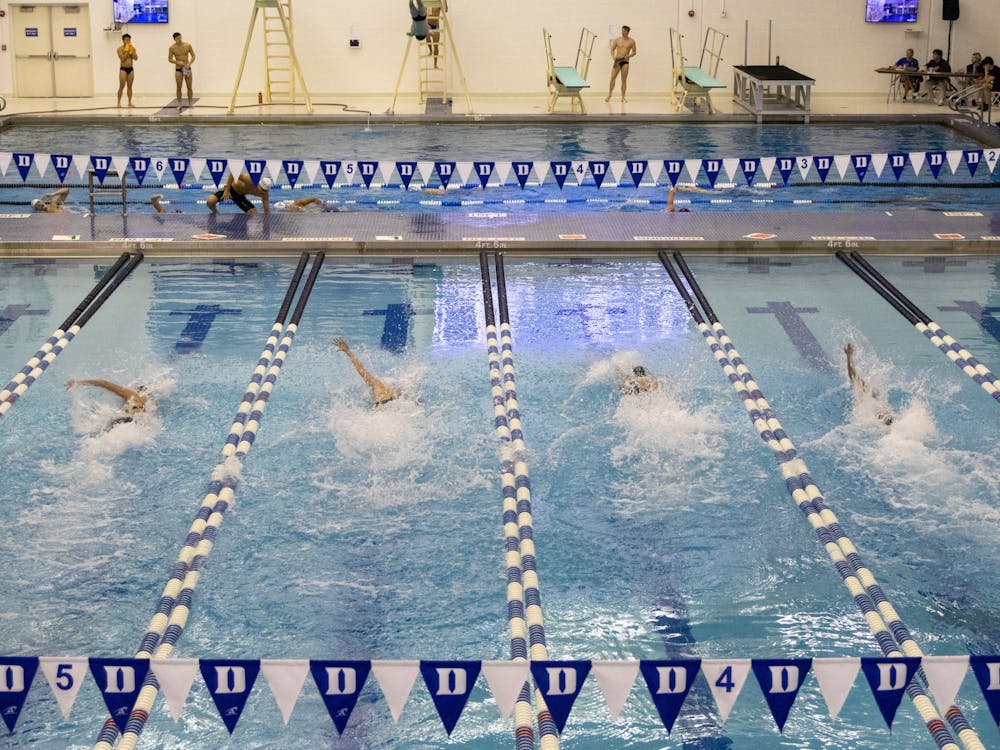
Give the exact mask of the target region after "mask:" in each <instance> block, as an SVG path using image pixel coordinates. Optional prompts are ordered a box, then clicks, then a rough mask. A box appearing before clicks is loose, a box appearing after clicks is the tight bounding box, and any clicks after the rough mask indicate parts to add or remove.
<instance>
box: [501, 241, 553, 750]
mask: <svg viewBox="0 0 1000 750" xmlns="http://www.w3.org/2000/svg"><path fill="white" fill-rule="evenodd" d="M494 262H495V264H496V271H497V303H498V307H499V310H500V350H501V355H500V357H501V362H500V364H501V368H502V375H503V381H502V383H503V398H504V408H505V410H506V416H507V424H508V425H509V428H510V441H509V442H508V443H506V444H502V451H501V471H502V476H503V478H504V487H505V493H509V489H510V486H511V485H510V481H511V479H512V480H513V488H514V491H515V497H514V499H515V500H516V505H515V511H516V522H517V533H518V548H519V553H520V557H521V576H522V585H523V588H524V616H525V620H526V622H527V624H528V653H529V658H530V659H531V660H533V661H544V660H546V659H548V658H549V656H548V648H547V646H546V642H545V621H544V618H543V617H542V595H541V591H540V590H539V583H538V560H537V557H536V554H535V530H534V521H533V519H532V512H531V480H530V479H529V478H528V463H527V455H528V449H527V447H526V446H525V443H524V431H523V427H522V424H521V412H520V409H519V408H518V402H517V382H516V378H515V374H514V347H513V339H512V337H511V329H510V313H509V310H508V307H507V280H506V274H505V272H504V262H503V253H496V254H495V255H494ZM503 448H506V451H504V450H503ZM505 500H506V497H505ZM506 519H507V515H506V513H505V520H506ZM535 706H536V709H537V715H538V735H539V737H538V743H539V747H540V748H541V750H558V748H559V730H558V728H557V727H556V723H555V721H554V720H553V719H552V714H551V713H550V712H549V709H548V706H547V705H546V703H545V699H544V697H543V696H542V693H541V691H540V690H537V689H536V690H535Z"/></svg>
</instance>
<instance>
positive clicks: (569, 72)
mask: <svg viewBox="0 0 1000 750" xmlns="http://www.w3.org/2000/svg"><path fill="white" fill-rule="evenodd" d="M542 36H543V37H544V39H545V61H546V66H547V72H546V86H547V87H548V90H549V100H548V111H549V112H553V111H555V108H556V102H557V101H558V100H559V98H560V97H563V96H568V97H570V99H571V103H570V106H571V108H572V111H573V112H576V107H577V105H578V104H579V106H580V112H581V113H582V114H587V107H586V106H585V105H584V103H583V97H582V96H581V95H580V93H581V92H582V91H583V90H584V89H586V88H590V84H589V83H587V73H588V72H589V71H590V60H591V57H592V56H593V52H594V42H595V41H596V39H597V34H595V33H594V32H592V31H590V30H589V29H587V28H584V29H582V30H581V31H580V43H579V45H578V46H577V49H576V64H575V65H574V66H573V67H569V66H562V65H556V64H555V63H556V60H555V57H554V56H553V55H552V34H550V33H549V31H548V29H544V28H543V29H542Z"/></svg>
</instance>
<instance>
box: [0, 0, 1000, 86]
mask: <svg viewBox="0 0 1000 750" xmlns="http://www.w3.org/2000/svg"><path fill="white" fill-rule="evenodd" d="M47 2H51V0H35V2H33V3H31V4H35V5H38V4H45V3H47ZM61 2H62V4H66V3H65V0H61ZM293 4H294V26H295V42H296V49H297V52H298V55H299V57H300V61H301V63H302V65H303V68H304V72H305V76H306V81H307V83H308V85H309V89H310V91H311V92H312V93H313V95H314V97H322V98H323V99H325V100H329V99H330V97H331V96H336V95H338V94H339V95H350V94H360V93H378V92H391V91H392V89H393V86H394V84H395V80H396V76H397V74H398V73H399V69H400V63H401V60H402V55H403V50H404V46H405V43H406V37H405V36H404V34H405V32H406V31H407V30H408V28H409V13H408V9H407V3H406V0H352V1H350V2H348V0H293ZM9 5H10V2H9V0H0V7H2V8H7V7H9ZM89 6H90V14H91V24H92V27H93V33H92V36H93V45H94V51H93V58H94V91H95V92H96V93H98V94H101V93H104V94H108V93H113V92H114V91H115V90H116V88H117V66H118V63H117V59H116V58H115V56H114V50H115V48H116V47H117V45H118V44H120V35H121V32H120V31H119V32H106V31H104V30H103V29H104V27H105V26H108V25H109V24H110V20H111V0H90V2H89ZM252 7H253V3H252V0H170V13H171V23H170V24H169V26H167V27H162V26H145V25H133V26H132V27H131V28H130V29H129V32H130V33H131V34H132V36H133V43H134V44H135V46H136V48H137V50H138V51H139V55H140V60H139V62H138V64H137V68H136V74H137V79H136V90H137V92H139V93H140V94H144V93H145V94H164V95H168V94H170V93H171V92H172V91H173V88H174V82H173V68H172V66H171V65H169V64H168V63H167V60H166V57H167V47H168V46H169V45H170V41H171V40H170V35H171V33H172V32H174V31H180V32H182V33H183V35H184V38H185V40H186V41H188V42H190V43H191V44H192V45H193V46H194V48H195V51H196V52H197V55H198V61H197V63H196V65H195V86H196V93H202V94H209V93H212V94H227V93H229V92H231V91H232V86H233V81H234V79H235V75H236V70H237V66H238V63H239V58H240V54H241V52H242V49H243V43H244V40H245V37H246V31H247V26H248V23H249V19H250V14H251V9H252ZM691 10H693V11H694V16H693V17H690V16H689V11H691ZM864 10H865V0H613V1H612V0H506V1H505V2H489V0H451V4H450V13H449V17H450V19H451V22H452V27H453V29H454V36H455V43H456V45H457V47H458V53H459V56H460V58H461V62H462V66H463V68H464V71H465V75H466V78H467V80H468V84H469V88H470V90H471V91H472V92H473V93H474V94H478V95H483V94H494V93H495V94H501V95H502V94H508V95H522V94H528V93H539V92H541V91H543V90H544V87H545V59H544V47H543V43H542V31H541V30H542V27H543V26H544V27H547V28H548V29H549V30H550V31H551V32H552V34H553V42H554V51H555V55H556V58H557V63H559V64H567V65H572V64H573V59H574V57H575V52H576V45H577V40H578V37H579V33H580V28H581V26H587V27H588V28H590V29H591V30H593V31H594V32H596V33H597V34H598V35H599V37H600V39H599V41H598V45H597V48H596V49H595V60H594V64H593V66H592V68H591V75H590V80H591V83H592V84H594V86H595V88H597V89H602V88H603V86H604V85H605V80H606V79H607V76H608V73H609V72H610V59H609V56H608V53H607V39H608V35H609V32H610V31H614V32H615V33H617V30H618V28H619V27H620V26H621V24H623V23H625V24H628V25H630V26H631V27H632V35H633V37H634V38H635V39H636V41H637V44H638V52H639V54H638V56H637V58H636V59H635V61H634V62H633V64H632V66H631V77H630V79H629V86H630V89H631V90H632V91H633V93H651V94H652V93H662V92H664V91H666V89H667V87H668V85H669V74H670V51H669V41H668V29H669V28H670V27H671V26H675V27H677V28H679V29H680V31H681V33H682V34H684V43H685V53H686V56H687V58H688V61H689V64H697V63H698V58H699V55H700V51H701V45H702V40H703V39H704V34H705V29H706V28H707V27H709V26H714V27H716V28H718V29H720V30H721V31H723V32H725V33H726V34H728V35H729V36H728V39H727V41H726V47H725V50H724V53H723V56H724V58H725V59H724V62H723V65H722V68H721V69H720V75H719V77H720V78H721V79H722V80H723V81H724V82H727V83H728V82H729V81H730V74H729V66H730V65H733V64H742V63H743V62H744V61H745V55H746V61H748V62H749V63H750V64H764V63H767V62H768V38H769V22H770V29H771V31H770V41H771V44H770V46H771V55H772V59H773V58H774V57H776V56H780V58H781V62H782V64H785V65H788V66H790V67H792V68H795V69H796V70H799V71H801V72H803V73H806V74H808V75H810V76H812V77H814V78H816V81H817V88H816V91H817V93H865V92H879V91H882V90H884V89H885V81H884V80H881V79H880V77H879V76H878V75H877V74H875V73H874V72H873V69H874V68H876V67H878V66H881V65H886V64H889V63H892V62H894V61H895V60H896V59H897V58H898V57H900V56H901V55H902V53H903V50H904V49H905V48H906V47H913V48H914V49H915V51H916V56H917V58H918V59H919V60H920V61H921V62H923V61H924V60H926V59H928V57H929V52H930V50H931V49H932V48H934V47H941V48H942V49H947V45H948V38H947V37H948V24H947V22H943V21H942V20H941V0H921V10H920V20H919V21H918V23H917V24H916V29H915V30H907V29H906V28H903V27H901V26H899V25H875V24H866V23H865V22H864V15H865V14H864ZM961 12H962V14H961V18H960V19H959V20H958V21H957V22H956V23H955V24H954V28H953V33H952V60H953V64H962V65H964V64H965V63H966V62H967V61H968V58H969V54H970V53H971V51H972V50H973V49H975V50H978V51H981V52H982V53H983V54H984V55H985V54H992V55H994V56H995V57H997V58H998V59H1000V11H998V10H997V9H996V7H995V3H993V2H992V0H962V5H961ZM8 21H9V15H8V18H7V19H0V41H2V42H3V43H5V44H7V45H8V51H7V52H0V92H3V93H11V87H12V83H11V82H12V80H13V77H12V66H13V64H14V63H13V59H12V55H11V53H10V38H9V37H10V29H9V26H8V25H7V22H8ZM352 27H353V30H354V34H355V35H356V37H357V38H358V39H359V40H360V41H361V46H360V48H357V49H351V48H350V47H349V45H348V40H349V38H350V36H351V29H352ZM260 55H261V46H260V35H259V34H258V35H257V36H256V37H255V41H254V44H253V45H252V47H251V60H250V63H249V64H248V67H247V71H246V73H245V76H244V85H243V86H242V87H241V90H242V91H243V92H247V93H249V94H253V93H255V92H256V91H257V90H258V89H260V88H262V87H263V83H262V82H263V66H262V63H261V59H260ZM4 58H6V59H4ZM413 67H414V66H411V67H410V69H409V70H408V71H407V74H406V77H405V78H404V85H407V84H408V87H407V90H412V89H413V80H414V76H413Z"/></svg>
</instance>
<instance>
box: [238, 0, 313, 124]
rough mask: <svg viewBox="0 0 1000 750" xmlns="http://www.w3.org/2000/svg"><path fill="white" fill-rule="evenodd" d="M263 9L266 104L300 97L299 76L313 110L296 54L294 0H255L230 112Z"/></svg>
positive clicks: (290, 100) (310, 111)
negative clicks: (293, 28) (293, 21)
mask: <svg viewBox="0 0 1000 750" xmlns="http://www.w3.org/2000/svg"><path fill="white" fill-rule="evenodd" d="M260 11H263V16H262V19H263V27H264V81H265V85H264V91H262V92H261V93H262V94H263V96H264V103H265V104H276V103H288V104H295V103H296V101H297V97H296V87H295V79H296V78H298V80H299V83H300V84H301V86H302V94H303V96H304V98H305V102H306V110H307V111H308V112H309V113H310V114H311V113H312V111H313V105H312V98H311V97H310V96H309V89H308V88H306V81H305V78H304V77H303V76H302V68H301V67H300V66H299V60H298V58H297V57H296V56H295V45H294V44H293V42H292V0H254V6H253V13H252V14H251V16H250V27H249V28H248V29H247V40H246V43H245V44H244V45H243V57H242V59H241V60H240V69H239V72H238V73H237V74H236V83H235V84H233V98H232V99H231V100H230V102H229V114H233V112H234V111H235V110H236V96H237V94H238V93H239V90H240V81H241V80H242V79H243V70H244V68H245V67H246V64H247V54H248V53H249V51H250V40H251V39H253V32H254V29H255V28H256V27H257V15H258V13H259V12H260Z"/></svg>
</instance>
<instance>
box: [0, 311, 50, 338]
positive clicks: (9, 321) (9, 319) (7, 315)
mask: <svg viewBox="0 0 1000 750" xmlns="http://www.w3.org/2000/svg"><path fill="white" fill-rule="evenodd" d="M29 307H30V305H7V307H5V308H4V309H3V310H0V336H3V335H4V334H5V333H7V329H8V328H10V327H11V326H12V325H14V323H16V322H17V320H18V318H20V317H21V316H22V315H48V312H49V311H48V310H29V309H28V308H29Z"/></svg>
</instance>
